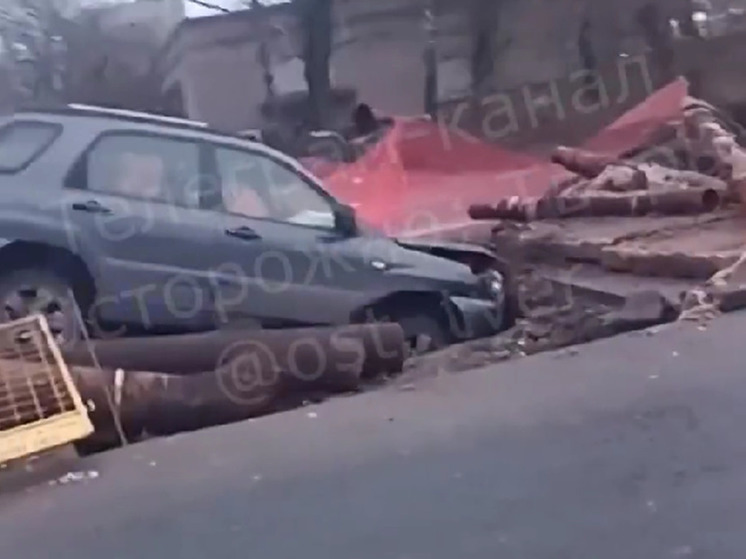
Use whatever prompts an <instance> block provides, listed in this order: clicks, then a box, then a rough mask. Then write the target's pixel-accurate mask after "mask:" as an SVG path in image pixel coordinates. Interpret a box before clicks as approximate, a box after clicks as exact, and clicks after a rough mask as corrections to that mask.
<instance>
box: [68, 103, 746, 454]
mask: <svg viewBox="0 0 746 559" xmlns="http://www.w3.org/2000/svg"><path fill="white" fill-rule="evenodd" d="M745 139H746V136H744V134H743V130H742V129H741V128H740V126H738V125H737V124H736V123H734V122H732V121H731V120H730V119H729V118H728V117H727V115H724V114H723V113H721V111H719V110H717V109H716V108H714V107H712V106H710V105H707V104H706V103H703V102H701V101H698V100H696V99H693V98H690V97H685V98H684V101H683V103H682V106H681V110H680V111H679V116H678V117H677V118H676V119H675V120H672V121H670V122H666V123H665V124H664V125H663V126H660V127H657V128H656V129H655V130H652V131H651V132H650V134H649V137H648V138H647V139H646V140H645V141H644V142H642V143H641V144H640V145H638V146H635V147H634V149H630V150H628V151H627V152H625V153H622V154H615V155H608V154H606V153H603V152H594V151H589V150H581V149H576V148H568V147H558V148H557V150H556V151H555V152H554V153H553V155H552V161H553V162H554V163H555V164H557V165H560V166H562V167H563V168H564V169H566V170H567V171H568V172H569V174H568V176H567V177H566V179H564V180H563V181H560V182H559V183H558V184H556V185H554V186H553V187H552V188H551V189H549V190H548V191H547V192H546V193H545V194H544V195H542V196H538V197H524V198H521V197H510V198H506V199H499V200H495V203H494V204H489V203H486V204H479V205H473V206H472V207H471V208H469V215H470V217H471V218H472V222H471V223H470V224H467V225H464V226H463V227H460V228H457V229H451V230H448V231H447V232H445V233H444V232H442V231H441V232H435V233H432V234H431V235H430V236H431V237H433V238H437V239H442V240H450V241H464V242H469V243H477V244H481V245H483V246H485V247H487V248H489V249H491V250H492V251H494V252H495V253H496V254H497V255H499V257H500V258H501V259H502V260H504V261H505V262H506V263H507V264H508V266H509V270H510V274H509V278H508V282H507V296H508V306H509V307H510V308H511V309H512V310H513V312H514V313H515V316H516V321H515V324H514V325H513V326H512V327H511V328H509V329H508V330H506V331H504V332H502V333H500V334H498V335H497V336H494V337H491V338H487V339H480V340H475V341H470V342H467V343H463V344H457V345H453V346H451V347H448V348H446V349H444V350H441V351H438V352H434V353H430V354H424V355H415V354H411V353H410V351H409V349H408V348H406V347H405V343H404V336H403V333H402V330H401V328H400V327H399V326H398V325H396V324H367V325H356V326H344V327H339V328H332V327H329V328H307V329H298V330H253V331H248V330H231V331H219V332H213V333H207V334H194V335H181V336H167V337H150V338H139V339H118V340H104V341H93V342H92V343H91V344H90V345H88V344H86V345H81V346H76V347H73V348H69V349H66V350H65V351H64V352H63V357H64V359H65V361H66V363H67V364H68V365H69V368H70V372H71V374H72V376H73V378H74V380H75V383H76V385H77V387H78V389H79V391H80V393H81V396H82V398H83V400H84V401H85V402H86V405H87V407H88V411H89V415H90V418H91V420H92V422H93V424H94V427H95V433H94V435H93V436H91V437H89V438H88V439H86V440H84V441H81V442H79V444H78V449H79V451H80V452H81V453H91V452H96V451H100V450H105V449H108V448H112V447H113V446H118V445H119V444H127V443H132V442H135V441H138V440H142V439H145V438H148V437H151V436H161V435H170V434H173V433H176V432H180V431H188V430H194V429H198V428H203V427H207V426H210V425H215V424H220V423H226V422H232V421H238V420H242V419H246V418H251V417H256V416H259V415H264V414H267V413H273V412H277V411H282V410H285V409H289V408H292V407H295V406H300V405H304V404H305V403H308V402H319V401H321V400H323V399H324V398H327V397H329V396H331V395H336V394H350V393H355V392H359V391H363V390H370V389H376V388H377V387H379V386H381V385H382V384H390V383H392V382H393V383H395V384H398V385H400V386H401V387H408V386H410V385H412V384H413V383H414V381H416V380H417V379H420V378H423V377H428V376H432V375H439V374H451V373H459V372H463V371H467V370H470V369H474V368H479V367H483V366H486V365H490V364H495V363H500V362H504V361H507V360H511V359H520V358H523V357H525V356H528V355H532V354H535V353H539V352H544V351H550V350H558V349H563V348H564V349H565V351H564V353H565V354H567V355H572V354H573V352H574V350H573V349H572V348H573V346H577V345H579V344H584V343H588V342H591V341H594V340H598V339H601V338H607V337H611V336H615V335H619V334H622V333H625V332H631V331H635V330H641V329H646V328H650V327H654V326H658V325H661V324H666V323H671V322H675V321H678V320H687V321H697V322H698V323H699V324H700V327H701V328H706V325H707V322H708V321H709V320H711V319H712V318H714V317H716V316H717V315H718V314H719V313H721V312H728V311H732V310H736V309H740V308H743V307H746V240H745V239H744V235H743V233H744V228H745V227H746V217H744V216H746V214H745V213H744V212H743V210H742V200H743V199H744V198H743V197H744V195H746V152H744V151H743V150H742V148H741V146H742V145H743V143H742V142H743V141H744V140H745ZM485 202H489V201H485Z"/></svg>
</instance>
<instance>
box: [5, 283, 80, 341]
mask: <svg viewBox="0 0 746 559" xmlns="http://www.w3.org/2000/svg"><path fill="white" fill-rule="evenodd" d="M72 293H73V288H72V285H71V284H70V283H69V282H68V281H67V280H65V279H64V278H62V277H60V276H59V275H57V274H55V273H54V272H51V271H47V270H43V269H24V270H17V271H13V272H10V273H8V274H6V275H4V276H2V277H0V320H1V321H3V322H8V321H12V320H18V319H21V318H25V317H27V316H31V315H33V314H41V315H43V316H44V317H45V318H46V319H47V322H48V324H49V329H50V330H51V332H52V335H53V336H54V338H55V341H57V343H58V344H60V345H62V346H64V345H68V344H73V343H75V342H78V341H80V340H81V339H82V338H83V332H82V329H81V326H80V322H79V320H78V317H77V312H78V311H77V309H76V305H77V303H76V301H75V299H74V297H73V295H72Z"/></svg>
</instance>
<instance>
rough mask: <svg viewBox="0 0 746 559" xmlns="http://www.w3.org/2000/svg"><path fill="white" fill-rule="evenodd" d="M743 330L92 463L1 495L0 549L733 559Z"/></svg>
mask: <svg viewBox="0 0 746 559" xmlns="http://www.w3.org/2000/svg"><path fill="white" fill-rule="evenodd" d="M744 330H746V316H744V315H730V316H727V317H724V318H722V319H721V320H719V321H718V322H716V323H714V324H712V325H711V327H710V328H709V329H708V330H707V331H702V330H700V329H698V328H697V327H696V326H693V325H686V326H675V327H673V328H671V329H669V330H664V331H661V332H658V333H656V334H654V335H646V334H644V333H635V334H633V335H629V336H625V337H622V338H616V339H612V340H606V341H602V342H599V343H595V344H591V345H587V346H584V347H582V348H580V349H579V351H578V353H577V354H568V353H560V354H545V355H540V356H535V357H531V358H526V359H524V360H522V361H519V362H514V363H510V364H504V365H501V366H496V367H491V368H489V369H485V370H481V371H470V372H468V373H462V374H460V375H456V376H446V377H441V378H436V379H423V380H422V381H421V382H419V383H417V384H416V385H415V386H414V387H413V388H414V389H407V390H404V389H401V388H393V387H390V388H387V389H384V390H382V391H379V392H375V393H370V394H366V395H362V396H356V397H350V398H344V399H338V400H335V401H332V402H327V403H325V404H322V405H319V406H313V407H309V408H305V409H302V410H298V411H295V412H290V413H285V414H280V415H276V416H273V417H269V418H265V419H261V420H257V421H253V422H246V423H243V424H238V425H232V426H227V427H221V428H215V429H210V430H205V431H202V432H199V433H193V434H187V435H180V436H178V437H175V438H172V439H164V440H155V441H150V442H147V443H143V444H140V445H134V446H131V447H129V448H126V449H122V450H120V451H116V452H112V453H108V454H105V455H101V456H98V457H93V458H92V459H89V460H87V461H85V462H83V464H82V465H81V466H80V468H81V469H84V470H93V471H96V472H97V473H98V477H97V478H95V479H90V480H88V481H85V482H78V483H70V484H67V485H62V486H53V487H48V486H41V487H38V488H37V489H35V490H33V491H30V492H15V493H7V494H5V495H0V557H8V558H10V557H23V558H29V559H47V558H50V559H94V558H97V559H98V558H106V559H120V558H121V559H164V558H178V559H206V558H210V559H213V558H215V559H239V558H241V559H243V558H252V559H297V558H300V557H303V558H306V559H420V558H421V559H456V558H458V559H467V558H480V559H481V558H484V559H495V558H500V559H509V558H516V559H517V558H521V559H562V558H567V559H630V558H634V559H649V558H650V559H653V558H660V559H664V558H689V557H692V558H718V559H729V558H733V559H742V558H743V557H744V553H746V529H744V528H745V527H746V498H744V494H743V491H744V488H745V487H746V436H744V435H743V432H742V429H743V426H744V425H746V365H744V361H743V359H742V356H743V348H744V345H745V343H746V342H745V341H744V338H745V336H744ZM409 388H412V387H409ZM0 490H1V488H0Z"/></svg>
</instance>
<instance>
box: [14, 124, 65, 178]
mask: <svg viewBox="0 0 746 559" xmlns="http://www.w3.org/2000/svg"><path fill="white" fill-rule="evenodd" d="M59 133H60V126H59V125H56V124H51V123H48V122H12V123H10V124H8V125H6V126H4V127H3V128H0V172H2V173H15V172H17V171H20V170H21V169H23V168H24V167H26V166H27V165H29V164H30V163H31V162H32V161H33V160H34V159H36V158H37V157H39V155H41V153H42V152H43V151H44V150H45V149H47V148H48V147H49V145H50V144H51V143H52V142H53V141H54V139H55V138H56V137H57V135H58V134H59Z"/></svg>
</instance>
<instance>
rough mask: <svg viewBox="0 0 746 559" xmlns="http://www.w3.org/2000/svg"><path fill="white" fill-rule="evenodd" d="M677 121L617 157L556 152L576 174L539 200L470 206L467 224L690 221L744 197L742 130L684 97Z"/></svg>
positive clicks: (565, 150) (745, 171) (554, 156)
mask: <svg viewBox="0 0 746 559" xmlns="http://www.w3.org/2000/svg"><path fill="white" fill-rule="evenodd" d="M681 114H682V116H681V119H680V120H678V121H675V122H670V123H667V124H665V125H664V126H663V127H662V128H660V129H658V130H656V131H655V133H654V134H651V136H650V137H649V138H648V139H647V140H646V141H645V142H644V143H643V145H640V146H638V147H636V148H634V149H633V150H629V151H627V152H626V153H623V154H622V155H621V156H620V157H612V156H608V155H605V154H601V153H593V152H589V151H584V150H581V149H575V148H570V147H564V146H560V147H558V148H557V149H556V150H555V151H554V153H553V154H552V161H553V162H554V163H556V164H559V165H562V166H563V167H564V168H565V169H567V170H568V171H570V172H571V173H574V174H575V176H573V177H571V178H569V179H567V180H564V181H562V182H561V183H560V184H558V185H556V186H555V187H554V188H552V189H550V191H549V192H548V193H547V194H546V195H545V196H542V197H541V198H536V199H521V198H519V197H512V198H509V199H506V200H502V201H500V202H499V203H498V204H497V205H495V206H490V205H475V206H472V207H471V208H470V210H469V214H470V216H471V217H472V218H473V219H507V220H515V221H524V222H527V221H534V220H541V219H558V218H560V219H562V218H573V217H575V218H576V217H604V216H618V217H619V216H644V215H692V214H700V213H706V212H712V211H714V210H715V209H717V208H719V207H722V206H723V205H725V204H728V203H730V202H735V201H738V200H739V197H740V195H741V193H742V192H744V193H746V151H744V150H743V149H742V147H741V142H742V141H743V140H744V139H746V135H745V134H744V131H743V129H742V128H741V127H740V126H739V125H738V124H737V123H735V122H733V121H732V120H731V119H729V118H728V117H727V116H726V115H724V114H723V113H722V112H720V111H718V110H717V109H716V108H715V107H713V106H712V105H709V104H707V103H705V102H703V101H700V100H697V99H694V98H692V97H687V98H686V99H685V101H684V106H683V107H682V113H681Z"/></svg>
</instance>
